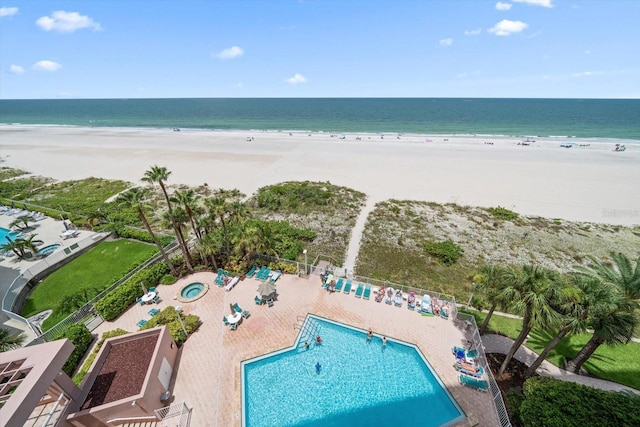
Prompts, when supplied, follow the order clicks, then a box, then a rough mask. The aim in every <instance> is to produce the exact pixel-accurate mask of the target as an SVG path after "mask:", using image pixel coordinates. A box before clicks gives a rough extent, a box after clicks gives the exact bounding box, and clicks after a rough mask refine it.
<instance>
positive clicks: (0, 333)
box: [0, 328, 26, 352]
mask: <svg viewBox="0 0 640 427" xmlns="http://www.w3.org/2000/svg"><path fill="white" fill-rule="evenodd" d="M25 339H26V337H25V336H24V334H21V333H20V334H14V335H11V332H10V331H9V329H5V328H0V352H2V351H9V350H13V349H15V348H18V347H22V343H24V340H25Z"/></svg>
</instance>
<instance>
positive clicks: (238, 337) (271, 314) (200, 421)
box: [94, 272, 498, 427]
mask: <svg viewBox="0 0 640 427" xmlns="http://www.w3.org/2000/svg"><path fill="white" fill-rule="evenodd" d="M215 276H216V275H215V274H214V273H210V272H200V273H195V274H193V275H190V276H188V277H185V278H182V279H181V280H179V281H178V282H177V283H175V284H174V285H171V286H160V287H159V289H158V290H159V292H160V296H161V297H162V298H163V301H162V302H160V303H159V304H157V305H145V306H140V305H138V304H136V305H134V306H133V307H131V308H130V309H129V310H128V311H127V312H125V313H123V314H122V315H121V316H120V317H119V318H117V319H116V320H115V321H113V322H104V323H103V324H102V325H101V326H100V327H99V328H98V329H96V330H95V331H94V332H95V333H100V334H101V333H102V332H104V331H107V330H112V329H115V328H118V327H119V328H122V329H125V330H128V331H135V330H137V329H138V328H137V326H136V323H137V322H138V321H139V320H140V319H148V318H149V314H148V311H149V310H150V309H151V308H153V307H157V308H160V309H162V308H164V307H166V306H168V305H173V306H178V305H180V306H182V307H183V310H184V312H186V313H193V314H196V315H198V316H200V319H201V321H202V325H201V326H200V328H199V330H198V331H197V332H196V333H194V334H193V335H192V336H191V337H189V339H188V340H187V342H186V343H185V344H184V345H183V347H182V353H181V356H180V360H179V364H178V366H177V368H176V370H175V371H174V373H173V375H174V378H173V380H172V383H173V384H174V386H173V396H174V398H173V402H176V403H178V402H181V401H185V402H186V403H187V404H188V405H189V406H190V407H192V408H193V413H192V418H191V425H193V426H221V427H222V426H224V427H226V426H240V425H241V413H242V408H241V384H240V382H241V380H240V363H241V362H242V361H243V360H246V359H250V358H253V357H256V356H259V355H262V354H265V353H269V352H273V351H276V350H280V349H283V348H286V347H290V346H291V345H292V344H293V343H294V341H295V339H296V337H297V334H298V329H296V328H294V325H295V324H296V323H297V320H298V318H303V317H305V316H306V315H307V314H308V313H312V314H315V315H318V316H321V317H325V318H328V319H332V320H335V321H338V322H342V323H346V324H349V325H351V326H353V327H356V328H360V329H363V330H366V329H368V328H372V329H373V331H374V333H375V334H377V335H385V336H387V337H389V338H390V339H397V340H402V341H405V342H409V343H412V344H415V345H417V346H418V347H419V348H420V350H421V351H422V353H423V355H424V356H425V357H426V358H427V359H428V360H429V363H430V364H431V366H432V368H433V369H434V370H435V371H436V373H437V374H438V376H439V377H440V379H441V381H442V382H443V383H444V384H445V385H446V387H447V388H448V389H449V392H450V393H451V395H452V396H453V397H454V398H455V399H456V401H457V402H458V404H459V405H460V407H461V408H462V409H463V411H464V412H465V414H466V416H467V419H466V420H465V421H463V422H461V423H458V425H480V426H495V425H498V420H497V418H496V415H495V410H494V409H493V402H492V400H491V397H490V395H489V394H488V393H482V392H479V391H476V390H472V389H470V388H467V387H463V386H462V385H460V384H459V383H458V372H457V371H456V370H455V369H454V368H453V363H454V357H453V355H452V353H451V347H452V346H453V345H464V344H465V343H466V342H467V337H466V336H465V332H464V330H463V327H462V326H460V327H458V325H457V324H456V322H454V321H452V320H446V319H442V318H440V317H427V316H421V315H420V314H418V313H417V312H415V311H411V310H408V309H407V305H406V301H405V303H404V304H403V306H402V307H401V308H399V307H395V306H390V305H387V304H385V303H384V302H382V303H377V302H375V300H374V298H373V293H372V297H371V299H370V300H364V299H362V298H355V297H354V290H355V286H354V287H353V289H352V292H351V293H350V294H349V295H345V294H344V293H337V292H336V293H331V294H330V293H328V292H327V291H326V290H324V288H323V287H322V286H321V282H320V279H319V277H318V276H314V275H312V276H310V277H308V278H306V277H302V278H300V277H297V276H296V275H289V274H284V275H283V276H282V277H281V278H280V279H279V280H278V281H277V282H276V283H277V289H278V295H279V296H278V300H277V301H276V302H275V304H274V306H273V307H268V306H267V305H261V306H257V305H256V304H255V302H254V297H255V296H256V291H257V288H258V285H259V283H260V282H258V281H257V280H255V279H252V278H245V279H244V280H242V281H240V283H238V284H237V285H236V286H235V287H234V288H233V289H232V290H231V291H225V290H224V288H221V287H218V286H217V285H215V284H214V279H215ZM191 282H203V283H208V284H209V286H210V288H209V291H208V292H207V294H206V295H204V296H203V297H202V298H200V299H198V300H196V301H193V302H190V303H180V302H178V301H177V300H174V296H175V294H176V293H177V292H178V290H179V289H180V287H181V286H182V285H184V284H187V283H191ZM236 302H237V303H238V304H239V305H240V306H242V308H243V309H246V310H250V312H251V316H250V317H249V318H248V319H244V320H243V321H242V323H241V324H240V325H239V326H238V329H237V330H235V331H231V330H230V329H229V328H228V327H227V326H224V324H223V322H222V318H223V316H225V315H228V314H229V313H230V308H229V304H233V303H236ZM356 351H357V350H354V357H357V352H356ZM408 375H410V373H408ZM284 405H286V402H283V407H284ZM274 409H275V408H274ZM420 409H421V408H416V413H419V412H420ZM279 410H282V408H279Z"/></svg>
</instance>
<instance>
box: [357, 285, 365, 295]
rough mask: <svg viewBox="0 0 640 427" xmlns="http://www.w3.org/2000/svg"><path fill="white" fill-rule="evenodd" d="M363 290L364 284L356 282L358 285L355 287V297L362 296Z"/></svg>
mask: <svg viewBox="0 0 640 427" xmlns="http://www.w3.org/2000/svg"><path fill="white" fill-rule="evenodd" d="M363 291H364V285H363V284H362V282H358V287H357V288H356V298H362V292H363Z"/></svg>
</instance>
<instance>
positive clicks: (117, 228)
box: [106, 222, 173, 245]
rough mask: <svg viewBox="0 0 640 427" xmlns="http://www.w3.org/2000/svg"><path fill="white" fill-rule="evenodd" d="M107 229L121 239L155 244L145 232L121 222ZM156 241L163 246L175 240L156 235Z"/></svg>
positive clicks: (110, 225) (108, 226)
mask: <svg viewBox="0 0 640 427" xmlns="http://www.w3.org/2000/svg"><path fill="white" fill-rule="evenodd" d="M106 228H108V229H109V230H111V231H113V232H114V233H116V234H117V235H118V236H119V237H122V238H124V239H135V240H140V241H141V242H147V243H155V242H154V241H153V238H152V237H151V235H150V234H149V233H148V232H146V231H145V230H139V229H137V228H133V227H129V226H127V225H126V224H123V223H121V222H114V223H111V224H108V225H106ZM156 239H158V242H160V244H161V245H167V244H168V243H170V242H171V241H172V240H173V239H172V238H171V237H168V236H160V235H157V234H156Z"/></svg>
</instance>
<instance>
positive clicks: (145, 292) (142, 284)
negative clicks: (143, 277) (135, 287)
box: [140, 283, 148, 295]
mask: <svg viewBox="0 0 640 427" xmlns="http://www.w3.org/2000/svg"><path fill="white" fill-rule="evenodd" d="M140 286H141V287H142V292H143V293H144V294H145V295H146V294H147V293H148V291H147V288H145V287H144V283H140Z"/></svg>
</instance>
